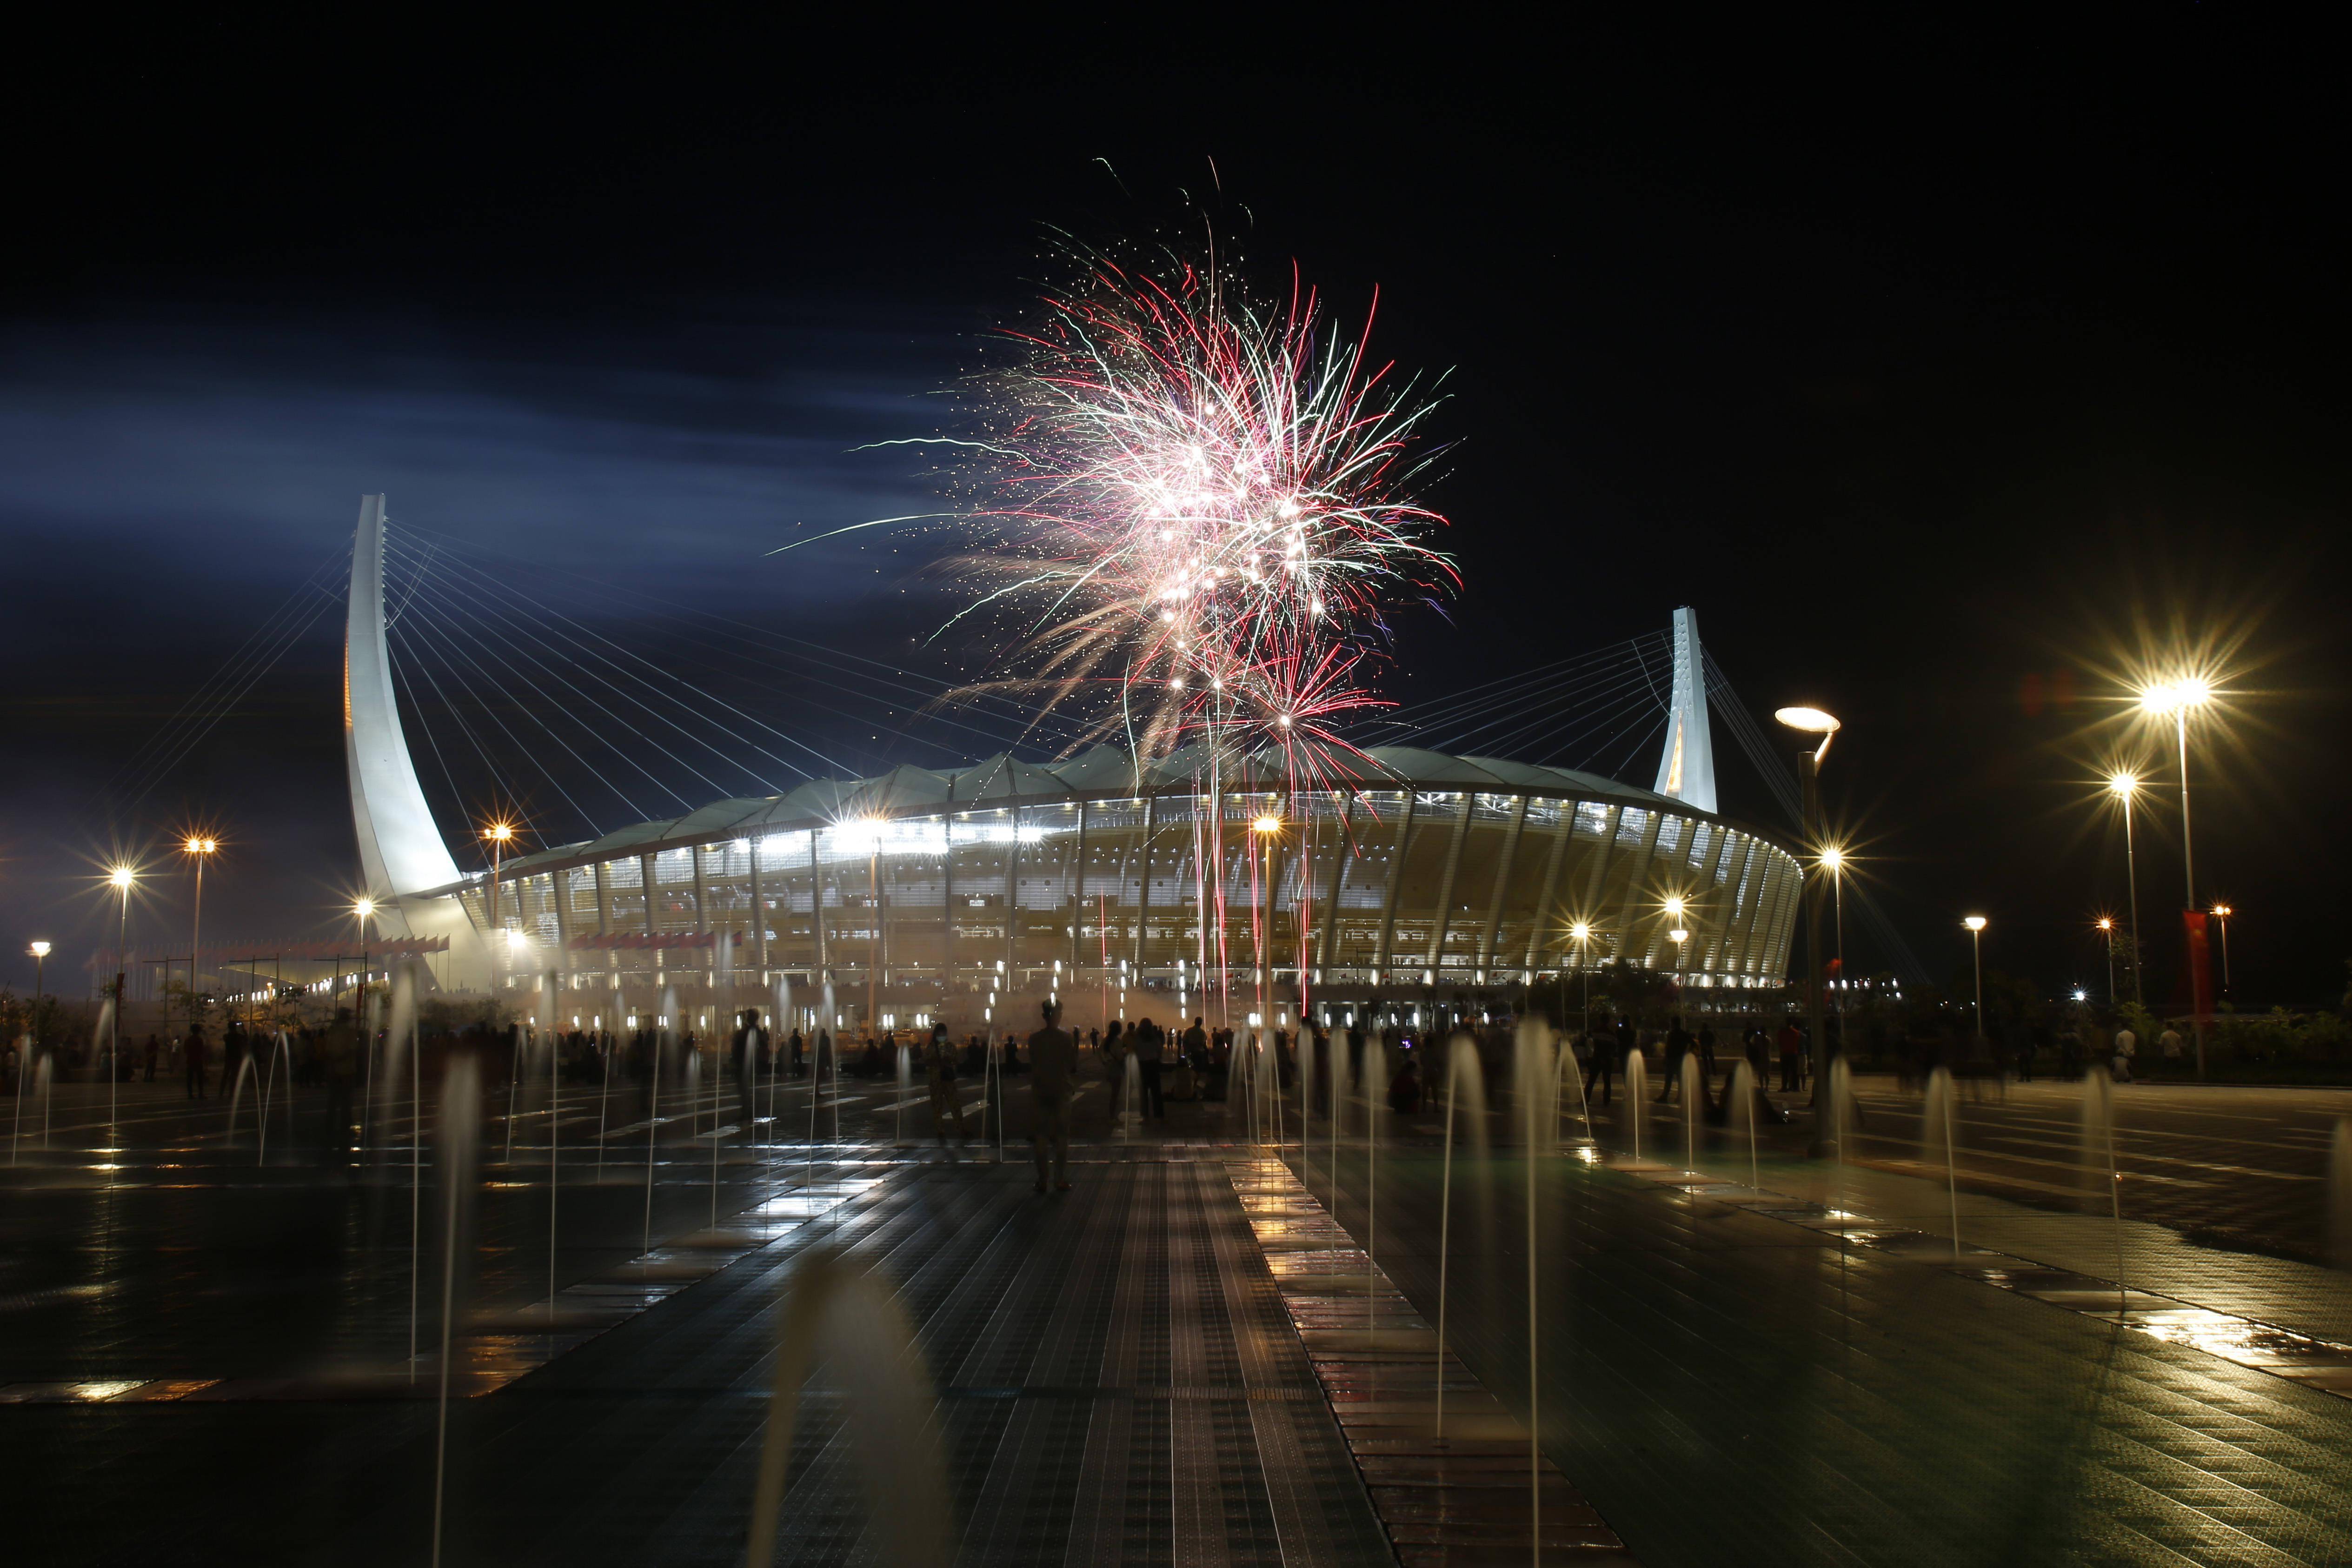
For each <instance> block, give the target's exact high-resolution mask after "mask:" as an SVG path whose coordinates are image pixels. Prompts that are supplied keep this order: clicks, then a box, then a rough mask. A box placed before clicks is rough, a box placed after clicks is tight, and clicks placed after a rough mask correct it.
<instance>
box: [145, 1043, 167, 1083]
mask: <svg viewBox="0 0 2352 1568" xmlns="http://www.w3.org/2000/svg"><path fill="white" fill-rule="evenodd" d="M162 1048H163V1047H160V1046H158V1045H157V1044H156V1043H155V1037H154V1036H152V1035H150V1036H148V1037H147V1081H148V1082H149V1083H153V1082H154V1081H155V1058H156V1056H157V1054H158V1053H159V1052H160V1051H161V1050H162Z"/></svg>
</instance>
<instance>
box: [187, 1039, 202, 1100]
mask: <svg viewBox="0 0 2352 1568" xmlns="http://www.w3.org/2000/svg"><path fill="white" fill-rule="evenodd" d="M181 1055H182V1057H183V1058H184V1059H185V1060H186V1062H187V1064H188V1098H189V1099H190V1100H202V1099H203V1098H204V1097H205V1031H204V1029H203V1028H202V1027H201V1026H198V1027H195V1028H192V1029H190V1030H189V1031H188V1039H187V1044H186V1045H185V1046H184V1047H182V1049H181Z"/></svg>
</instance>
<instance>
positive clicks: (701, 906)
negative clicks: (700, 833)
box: [686, 844, 719, 989]
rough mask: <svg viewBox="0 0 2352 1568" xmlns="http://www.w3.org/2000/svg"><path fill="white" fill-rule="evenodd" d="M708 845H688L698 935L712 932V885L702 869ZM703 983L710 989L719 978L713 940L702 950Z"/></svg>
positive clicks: (717, 954) (695, 928) (695, 929)
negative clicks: (691, 865) (691, 864)
mask: <svg viewBox="0 0 2352 1568" xmlns="http://www.w3.org/2000/svg"><path fill="white" fill-rule="evenodd" d="M707 847H708V846H706V845H701V844H695V845H690V846H688V848H687V851H686V853H687V856H688V859H689V860H691V861H692V863H693V867H694V934H695V935H696V936H698V937H708V936H709V934H710V887H709V883H708V882H707V881H706V880H704V878H703V871H702V865H703V851H704V850H705V849H706V848H707ZM702 955H703V963H702V984H703V985H704V987H705V988H706V989H708V988H709V986H710V985H711V984H713V983H714V982H715V981H716V980H717V979H718V974H717V973H716V971H717V969H718V965H719V944H718V943H717V942H712V943H711V944H710V945H709V947H706V948H704V949H703V950H702Z"/></svg>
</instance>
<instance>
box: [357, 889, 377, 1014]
mask: <svg viewBox="0 0 2352 1568" xmlns="http://www.w3.org/2000/svg"><path fill="white" fill-rule="evenodd" d="M352 914H353V915H355V916H357V917H358V919H359V922H360V980H359V984H358V985H357V986H355V987H353V994H352V1006H353V1009H354V1013H355V1015H356V1013H357V1012H358V1010H361V1009H364V1008H365V1007H366V1005H367V984H368V921H370V920H372V919H373V918H374V916H375V900H373V899H362V900H358V901H357V902H355V903H354V904H352ZM364 1025H365V1020H364V1019H362V1026H364Z"/></svg>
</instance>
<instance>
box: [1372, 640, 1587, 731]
mask: <svg viewBox="0 0 2352 1568" xmlns="http://www.w3.org/2000/svg"><path fill="white" fill-rule="evenodd" d="M1628 647H1630V645H1620V646H1617V647H1612V648H1611V649H1609V650H1607V654H1608V662H1607V663H1606V665H1605V667H1603V668H1598V669H1595V668H1594V667H1596V666H1602V664H1603V659H1602V656H1601V655H1593V656H1590V657H1588V658H1581V659H1576V660H1567V661H1563V662H1561V663H1559V664H1554V665H1548V666H1545V667H1543V668H1539V669H1534V670H1528V671H1523V672H1521V673H1519V674H1517V675H1514V676H1509V677H1506V678H1503V679H1496V680H1490V681H1486V682H1483V683H1481V684H1480V685H1479V686H1476V687H1473V688H1471V689H1469V690H1467V691H1463V692H1456V693H1454V694H1452V695H1450V696H1448V697H1444V698H1440V699H1435V700H1431V701H1429V702H1424V703H1421V704H1418V705H1416V706H1414V707H1412V708H1408V709H1402V710H1399V711H1398V712H1397V713H1395V714H1393V715H1391V716H1389V717H1388V718H1386V719H1384V720H1382V721H1381V722H1383V723H1387V724H1396V725H1401V726H1404V727H1409V728H1412V729H1416V730H1422V731H1428V730H1433V729H1436V728H1438V727H1440V726H1443V725H1446V724H1451V723H1455V722H1459V721H1462V720H1464V719H1465V718H1470V717H1475V716H1476V715H1478V714H1481V713H1484V712H1486V711H1489V710H1494V709H1496V708H1497V707H1500V706H1502V705H1504V704H1507V703H1516V702H1518V701H1521V700H1525V698H1526V696H1527V695H1528V693H1529V692H1535V691H1551V690H1555V689H1562V688H1570V687H1573V686H1574V685H1577V684H1579V683H1583V684H1591V683H1593V682H1597V681H1601V680H1605V679H1619V678H1620V672H1621V671H1622V670H1625V669H1628V668H1632V666H1631V663H1630V661H1629V658H1628V655H1627V648H1628Z"/></svg>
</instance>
